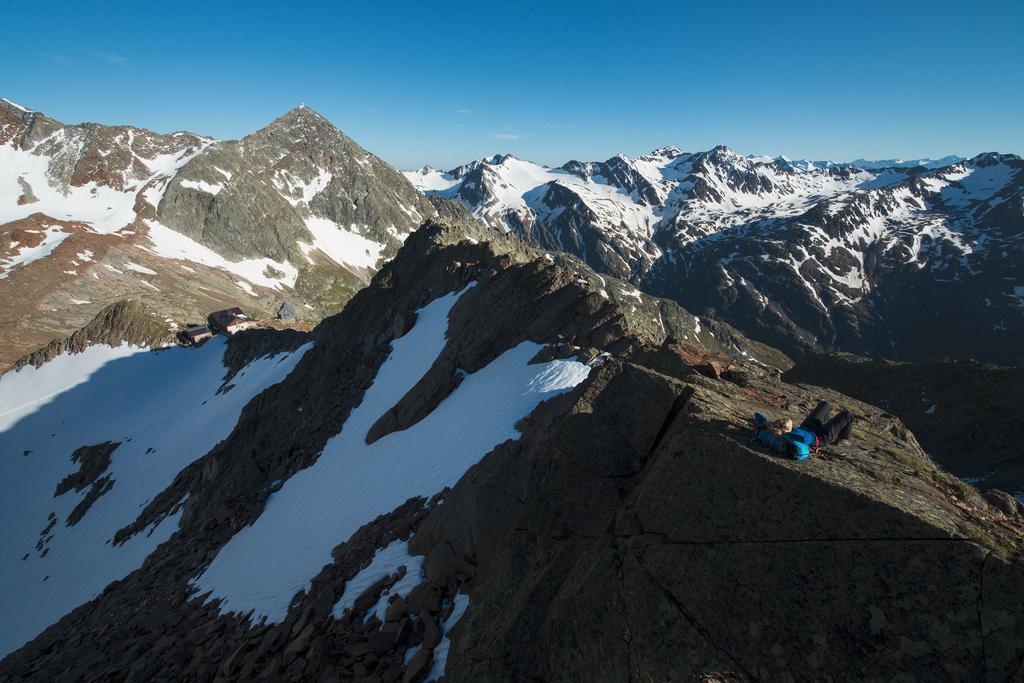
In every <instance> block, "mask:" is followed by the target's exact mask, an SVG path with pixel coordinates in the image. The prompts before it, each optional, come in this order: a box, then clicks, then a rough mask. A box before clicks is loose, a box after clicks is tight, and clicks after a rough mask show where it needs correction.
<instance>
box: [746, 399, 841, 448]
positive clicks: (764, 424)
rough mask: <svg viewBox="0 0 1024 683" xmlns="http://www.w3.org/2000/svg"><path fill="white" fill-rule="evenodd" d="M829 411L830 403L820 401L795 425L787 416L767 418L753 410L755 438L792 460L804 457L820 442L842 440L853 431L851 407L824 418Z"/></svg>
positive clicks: (824, 444)
mask: <svg viewBox="0 0 1024 683" xmlns="http://www.w3.org/2000/svg"><path fill="white" fill-rule="evenodd" d="M831 412H832V404H831V403H829V402H828V401H822V402H821V403H820V404H818V407H817V408H815V409H814V410H812V411H811V414H810V415H808V416H807V418H806V419H805V420H804V421H803V422H802V423H801V424H800V426H799V427H797V428H795V429H794V428H793V421H792V420H791V419H789V418H788V417H785V418H782V419H779V420H772V421H771V422H769V421H768V418H767V417H765V416H764V415H762V414H761V413H756V414H755V415H754V421H755V422H756V423H757V433H756V434H755V435H754V438H755V439H756V440H757V441H760V442H761V443H763V444H765V445H767V446H768V447H769V448H771V449H772V450H774V451H776V452H778V453H786V454H788V455H789V456H790V457H792V458H793V459H794V460H806V459H807V458H808V457H809V456H810V455H811V453H816V452H818V450H819V449H820V448H821V447H822V446H828V445H831V444H833V443H837V442H840V443H842V442H845V441H847V440H849V438H850V435H851V434H852V433H853V414H852V413H851V412H850V411H848V410H844V411H843V412H841V413H839V414H838V415H836V416H835V417H833V418H832V419H831V420H829V421H828V422H825V420H826V419H827V418H828V416H829V413H831Z"/></svg>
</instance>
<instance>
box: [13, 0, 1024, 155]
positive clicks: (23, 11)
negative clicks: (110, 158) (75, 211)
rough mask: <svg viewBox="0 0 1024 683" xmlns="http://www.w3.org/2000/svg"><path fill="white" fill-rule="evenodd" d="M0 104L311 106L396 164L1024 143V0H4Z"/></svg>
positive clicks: (166, 111) (207, 129) (162, 125)
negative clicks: (671, 148) (671, 149)
mask: <svg viewBox="0 0 1024 683" xmlns="http://www.w3.org/2000/svg"><path fill="white" fill-rule="evenodd" d="M4 17H5V25H6V27H7V28H6V29H5V31H4V43H5V44H4V48H3V50H2V51H0V68H2V71H0V73H3V79H2V82H0V96H2V97H7V98H8V99H11V100H13V101H15V102H18V103H20V104H23V105H25V106H28V107H31V108H34V109H38V110H40V111H43V112H46V113H47V114H49V115H51V116H53V117H54V118H57V119H60V120H62V121H65V122H68V123H76V122H79V121H98V122H101V123H130V124H133V125H138V126H142V127H145V128H151V129H154V130H158V131H162V132H166V131H171V130H182V129H184V130H191V131H194V132H197V133H203V134H207V135H212V136H215V137H220V138H235V137H240V136H242V135H245V134H246V133H249V132H251V131H253V130H256V129H258V128H260V127H261V126H263V125H266V124H267V123H268V122H270V121H271V120H273V119H274V118H275V117H277V116H279V115H280V114H282V113H284V112H285V111H287V110H288V109H290V108H292V107H294V106H296V105H298V104H300V103H305V104H306V105H308V106H310V107H312V108H313V109H315V110H317V111H319V112H320V113H322V114H323V115H324V116H326V117H327V118H328V119H330V120H331V121H332V122H333V123H334V124H335V125H336V126H338V128H340V129H341V130H343V131H345V132H346V133H347V134H348V135H350V136H351V137H353V138H354V139H355V140H356V141H357V142H359V143H360V144H362V145H363V146H364V147H366V148H367V149H369V150H370V151H372V152H374V153H376V154H377V155H378V156H380V157H382V158H384V159H385V160H387V161H389V162H391V163H392V164H394V165H396V166H399V167H401V168H413V167H416V166H420V165H422V164H424V163H430V164H432V165H434V166H439V167H445V168H446V167H450V166H453V165H455V164H458V163H462V162H465V161H468V160H470V159H474V158H479V157H482V156H485V155H488V154H493V153H496V152H512V153H514V154H516V155H517V156H520V157H523V158H527V159H532V160H534V161H538V162H541V163H548V164H561V163H563V162H565V161H567V160H569V159H573V158H575V159H587V160H590V159H604V158H607V157H609V156H611V155H613V154H616V153H620V152H621V153H625V154H629V155H631V156H635V155H638V154H642V153H644V152H646V151H649V150H651V149H653V148H655V147H659V146H662V145H669V144H672V145H676V146H679V147H681V148H683V149H686V150H701V149H708V148H710V147H712V146H714V145H716V144H726V145H729V146H730V147H732V148H733V149H735V150H736V151H738V152H742V153H757V154H786V155H787V156H789V157H793V158H812V159H822V158H830V159H836V160H848V159H853V158H857V157H865V158H890V157H903V158H912V157H920V156H933V157H935V156H943V155H946V154H961V155H973V154H976V153H979V152H983V151H992V150H996V151H1001V152H1014V153H1018V154H1019V153H1022V152H1024V124H1022V122H1024V49H1022V47H1021V45H1022V39H1021V36H1020V30H1021V27H1022V26H1024V1H1022V0H1007V1H1003V2H985V1H976V2H970V3H968V2H963V1H962V0H960V1H958V2H944V1H942V0H933V1H931V2H917V1H916V0H900V1H899V2H892V1H890V2H873V1H861V2H850V3H846V2H844V3H839V2H835V3H831V2H788V3H786V2H772V3H768V2H764V3H760V2H759V3H755V2H741V1H729V0H719V1H718V2H711V3H708V2H671V3H668V2H666V3H655V2H651V3H639V2H630V1H629V0H620V1H619V2H603V1H593V0H592V1H588V2H571V1H568V0H564V1H561V2H493V3H492V2H486V1H483V0H481V1H478V2H465V3H463V2H457V1H455V0H447V1H446V2H443V3H412V2H390V1H388V0H377V1H375V2H362V3H348V2H305V3H299V2H293V3H286V2H263V3H257V2H251V3H241V2H227V1H219V0H206V2H202V3H195V2H187V1H178V2H169V3H167V2H165V3H140V2H132V3H119V2H81V1H78V2H64V1H62V0H59V1H57V2H49V3H27V2H21V3H12V4H10V5H8V6H7V7H5V9H4Z"/></svg>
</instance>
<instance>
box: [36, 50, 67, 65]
mask: <svg viewBox="0 0 1024 683" xmlns="http://www.w3.org/2000/svg"><path fill="white" fill-rule="evenodd" d="M42 55H43V56H44V57H46V58H47V59H48V60H50V61H51V62H53V63H54V64H72V63H74V61H75V60H74V59H72V58H71V57H69V56H68V55H64V54H59V53H57V54H53V53H49V52H44V53H42Z"/></svg>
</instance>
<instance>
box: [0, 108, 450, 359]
mask: <svg viewBox="0 0 1024 683" xmlns="http://www.w3.org/2000/svg"><path fill="white" fill-rule="evenodd" d="M434 215H436V213H435V210H434V208H433V206H432V205H431V204H430V202H428V201H427V200H426V199H425V198H424V197H423V196H422V195H421V194H420V193H418V192H417V191H416V190H415V189H414V188H413V187H412V186H411V185H410V184H409V183H408V182H407V181H406V180H405V179H404V178H403V177H402V176H401V174H399V173H398V172H397V171H395V170H394V169H392V168H391V167H390V166H388V165H387V164H385V163H384V162H382V161H381V160H380V159H378V158H377V157H375V156H373V155H372V154H370V153H368V152H366V151H365V150H363V149H362V148H361V147H359V146H358V145H357V144H356V143H355V142H353V141H352V140H351V139H349V138H348V137H346V136H345V135H344V134H343V133H341V132H340V131H338V130H337V129H336V128H334V126H332V125H331V124H330V123H329V122H328V121H326V119H324V118H323V117H321V116H320V115H319V114H316V113H315V112H313V111H312V110H310V109H308V108H306V107H299V108H296V109H294V110H292V111H291V112H288V113H287V114H285V115H284V116H282V117H280V118H279V119H277V120H276V121H274V122H273V123H271V124H270V125H268V126H267V127H265V128H263V129H261V130H259V131H257V132H255V133H253V134H251V135H249V136H247V137H245V138H243V139H242V140H239V141H217V140H212V139H210V138H206V137H202V136H198V135H194V134H192V133H184V132H179V133H171V134H167V135H160V134H157V133H153V132H151V131H146V130H142V129H139V128H134V127H130V126H104V125H99V124H92V123H88V124H80V125H64V124H62V123H59V122H57V121H55V120H53V119H51V118H49V117H47V116H45V115H43V114H41V113H38V112H33V111H30V110H28V109H25V108H24V107H20V106H18V105H14V104H12V103H10V102H7V101H6V100H2V101H0V233H2V234H3V237H5V238H6V239H4V240H3V241H2V245H3V246H0V300H2V301H4V302H5V304H7V305H5V309H6V313H7V314H6V315H5V316H3V320H2V323H3V325H2V327H3V329H4V332H3V337H2V339H3V344H2V345H0V346H2V348H3V354H2V355H0V367H4V366H6V365H9V364H10V363H11V362H13V360H14V359H15V358H17V357H18V356H19V355H21V354H24V353H27V352H29V351H31V350H33V349H35V348H38V347H39V346H42V345H43V344H45V343H46V342H48V341H49V340H50V339H51V338H54V337H63V336H65V335H67V334H70V333H71V332H73V331H74V330H75V329H76V328H77V327H79V326H81V325H84V324H85V323H86V322H87V321H88V320H89V319H90V318H91V317H92V316H93V315H95V314H96V313H97V312H98V311H99V310H101V309H102V308H103V307H104V306H107V305H109V304H112V303H114V302H115V301H119V300H122V299H127V298H133V299H138V300H140V301H141V302H144V303H145V304H147V305H148V306H150V308H151V309H152V310H154V311H156V312H158V313H159V314H160V315H162V316H164V317H167V318H169V319H170V320H171V322H175V323H177V324H184V323H187V322H194V321H201V320H203V319H205V317H206V313H208V312H209V311H210V310H216V309H218V308H223V307H225V306H226V305H236V304H240V305H242V306H243V308H246V309H247V310H251V311H253V312H254V313H255V314H258V315H263V316H270V315H272V313H273V311H274V310H276V308H277V306H279V305H280V303H281V302H282V301H289V302H291V303H292V305H293V307H295V308H297V310H298V311H300V313H301V314H303V315H305V316H306V317H308V318H310V319H312V320H314V321H315V320H318V319H319V318H320V317H322V316H323V315H325V314H327V313H330V312H336V311H337V310H339V309H340V307H341V306H342V305H343V304H344V302H345V301H346V300H347V298H348V297H350V296H351V295H352V293H354V292H355V291H356V290H357V289H359V288H361V287H363V286H365V284H366V283H367V282H368V281H369V278H370V276H371V275H372V273H373V272H374V271H375V269H376V268H377V267H378V265H379V263H381V262H382V261H383V260H385V259H387V258H389V257H390V256H392V255H393V254H394V253H395V252H396V250H397V248H398V247H399V246H400V245H401V243H402V240H403V239H404V238H405V236H406V235H408V233H409V232H410V231H412V230H413V229H415V228H416V227H418V226H419V224H420V223H422V221H423V220H425V219H426V218H429V217H431V216H434Z"/></svg>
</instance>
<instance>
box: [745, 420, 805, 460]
mask: <svg viewBox="0 0 1024 683" xmlns="http://www.w3.org/2000/svg"><path fill="white" fill-rule="evenodd" d="M754 421H755V422H757V426H758V430H757V433H756V434H755V435H754V438H755V439H756V440H757V441H759V442H761V443H763V444H764V445H766V446H768V447H769V448H771V449H772V450H773V451H775V452H776V453H786V454H788V455H790V456H792V458H793V459H794V460H806V459H807V458H808V457H810V455H811V449H812V448H814V446H815V444H816V443H817V441H818V437H817V436H815V434H814V433H813V432H809V431H807V430H806V429H801V428H799V427H797V428H795V429H794V430H793V431H791V432H787V433H785V434H782V435H776V434H773V433H772V432H770V431H769V430H768V429H767V426H768V418H766V417H765V416H764V415H762V414H761V413H756V414H755V415H754Z"/></svg>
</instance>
